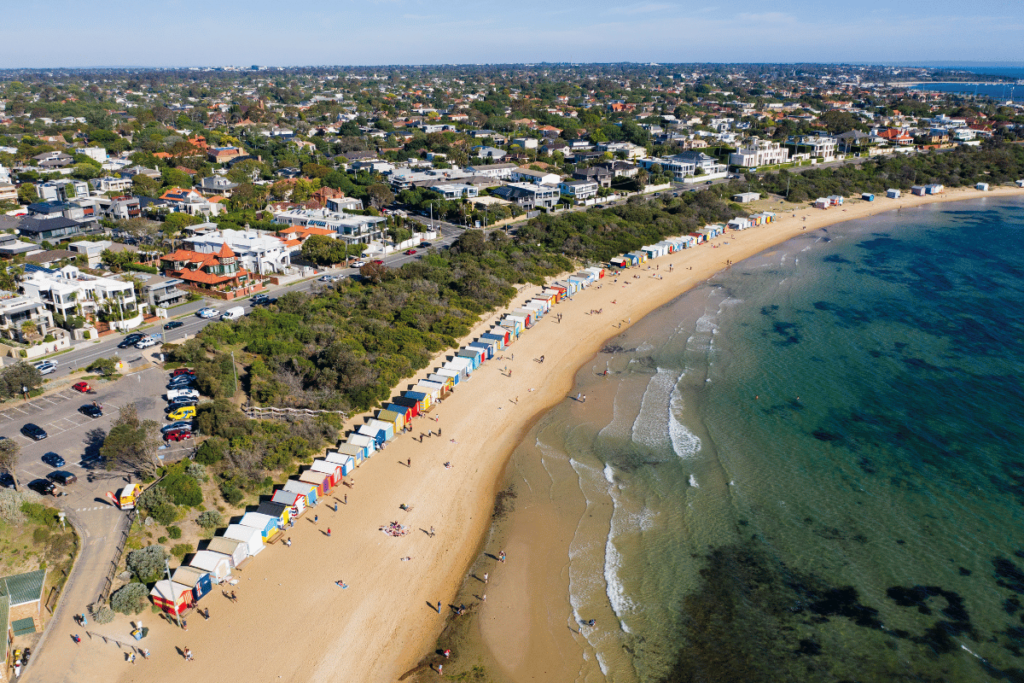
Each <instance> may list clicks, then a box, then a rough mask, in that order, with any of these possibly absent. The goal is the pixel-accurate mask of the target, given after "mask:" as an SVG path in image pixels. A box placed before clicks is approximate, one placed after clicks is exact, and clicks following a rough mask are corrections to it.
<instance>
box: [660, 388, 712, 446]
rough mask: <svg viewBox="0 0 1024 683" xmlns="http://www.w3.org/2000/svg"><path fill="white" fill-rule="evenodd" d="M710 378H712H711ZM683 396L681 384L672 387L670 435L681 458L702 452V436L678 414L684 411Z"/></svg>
mask: <svg viewBox="0 0 1024 683" xmlns="http://www.w3.org/2000/svg"><path fill="white" fill-rule="evenodd" d="M709 380H710V378H709ZM682 409H683V396H682V394H681V393H680V392H679V384H678V382H677V383H676V386H675V387H674V388H673V389H672V396H671V399H670V401H669V408H668V436H669V440H670V441H671V442H672V450H673V451H675V454H676V455H678V456H679V457H680V458H684V459H685V458H692V457H694V456H695V455H697V453H698V452H700V445H701V444H700V437H698V436H697V435H696V434H694V433H693V432H691V431H690V430H689V429H687V428H686V425H684V424H683V423H682V422H680V421H679V418H677V417H676V414H677V413H679V412H682Z"/></svg>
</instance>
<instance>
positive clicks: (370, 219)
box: [274, 209, 387, 244]
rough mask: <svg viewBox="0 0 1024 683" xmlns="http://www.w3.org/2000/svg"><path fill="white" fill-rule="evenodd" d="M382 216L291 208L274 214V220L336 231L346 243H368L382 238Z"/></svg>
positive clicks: (385, 219)
mask: <svg viewBox="0 0 1024 683" xmlns="http://www.w3.org/2000/svg"><path fill="white" fill-rule="evenodd" d="M385 221H387V218H385V217H383V216H349V215H347V214H344V213H336V212H334V211H330V210H329V209H292V210H291V211H282V212H279V213H275V214H274V222H275V223H279V224H281V225H299V226H308V227H311V228H325V229H327V230H333V231H334V232H336V233H338V239H340V240H344V241H345V242H346V243H347V244H369V243H370V242H374V241H378V240H382V239H383V238H384V231H383V229H382V228H381V223H384V222H385Z"/></svg>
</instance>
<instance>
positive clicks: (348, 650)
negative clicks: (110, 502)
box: [29, 188, 1024, 683]
mask: <svg viewBox="0 0 1024 683" xmlns="http://www.w3.org/2000/svg"><path fill="white" fill-rule="evenodd" d="M1011 195H1012V196H1024V190H1020V189H1014V188H1005V189H1004V188H1000V189H997V190H994V191H991V192H985V193H982V192H977V191H975V190H950V191H947V192H946V194H944V195H942V196H939V197H913V196H906V197H904V198H903V199H900V200H886V199H884V198H882V199H878V200H876V201H875V202H872V203H868V202H861V201H852V202H850V203H848V204H847V205H846V206H845V207H839V208H833V209H831V210H828V211H821V210H814V209H801V210H799V211H795V212H786V213H780V214H779V220H778V221H777V222H776V223H773V224H769V225H766V226H760V227H757V228H752V229H750V230H746V231H743V232H730V233H728V234H726V235H725V236H723V237H721V238H719V239H718V240H716V242H715V245H717V246H715V245H712V244H706V245H701V246H700V247H698V248H696V249H690V250H684V251H682V252H679V253H677V254H674V255H671V256H668V257H664V258H660V259H657V260H656V261H654V262H650V264H649V265H650V270H648V269H647V268H646V266H644V267H642V268H639V269H631V270H629V271H627V272H626V274H625V275H624V276H622V277H620V278H619V280H618V282H614V281H613V278H611V277H606V278H605V279H604V280H602V281H601V283H600V286H594V287H591V288H589V289H587V290H585V291H583V292H581V293H579V294H578V295H576V297H574V300H573V301H566V302H563V303H562V304H560V305H559V306H557V307H556V308H555V309H554V311H552V313H561V314H562V319H561V322H560V323H559V322H556V316H555V315H553V314H549V315H546V316H545V317H544V318H543V319H542V320H540V322H539V323H538V324H536V325H535V326H534V328H533V329H531V330H529V331H527V332H525V333H524V334H523V335H522V337H521V338H520V339H519V341H518V342H516V343H515V344H513V345H512V346H511V347H510V348H509V349H507V350H506V352H505V353H504V357H503V358H502V359H498V358H495V359H494V360H491V361H489V362H487V363H486V364H484V365H483V366H482V367H481V368H479V369H478V370H477V371H476V372H474V373H473V375H472V377H471V379H470V380H469V381H468V382H463V383H462V384H460V385H459V386H458V387H457V388H456V390H455V391H454V392H453V394H452V395H451V397H450V398H448V399H447V400H446V401H444V402H443V403H442V404H441V405H440V407H439V408H436V409H434V410H433V411H432V412H431V413H430V416H431V417H437V418H439V419H438V420H437V421H436V422H434V421H433V420H431V419H429V418H420V419H417V420H416V421H415V422H414V427H415V429H414V431H413V434H412V435H403V436H400V437H398V438H397V439H396V440H395V441H393V442H392V443H391V444H389V445H388V447H387V448H386V449H385V450H384V451H381V452H378V453H376V454H374V456H373V457H372V458H371V459H370V460H368V461H366V462H365V463H364V464H363V465H362V466H361V467H360V468H359V469H358V470H357V471H356V472H355V475H354V486H353V488H347V487H340V488H339V489H338V490H336V491H334V492H333V493H334V494H335V495H331V496H329V497H328V498H327V504H321V505H320V506H318V508H317V509H316V510H315V513H316V514H317V515H318V516H319V522H318V523H314V522H313V513H312V512H310V513H308V514H306V515H305V516H303V517H302V518H301V519H299V521H298V522H297V524H296V525H295V527H294V528H293V529H292V530H291V532H290V533H289V534H288V535H289V536H290V537H291V539H292V545H291V547H285V546H284V545H282V544H277V545H273V546H271V547H269V548H267V549H266V550H265V551H264V552H263V553H261V554H260V555H259V556H258V557H256V558H255V559H254V560H253V561H252V562H251V564H250V565H249V566H248V567H246V569H245V570H244V571H243V572H241V573H240V574H239V575H238V578H239V579H240V583H239V584H238V586H237V587H235V590H236V592H237V594H238V602H237V603H232V602H231V601H229V600H228V599H226V598H225V597H223V596H222V595H221V593H220V591H219V590H214V592H213V593H212V594H211V595H210V596H208V597H206V598H205V599H204V600H203V603H202V606H203V607H204V608H209V610H210V614H211V618H210V619H209V620H208V621H206V620H204V619H202V618H201V617H199V616H198V615H192V616H191V618H189V620H188V627H189V630H188V631H187V632H183V631H181V630H179V629H177V628H173V627H171V626H169V625H166V624H165V623H163V622H162V621H159V620H158V618H157V616H156V615H153V614H150V613H145V614H143V615H140V617H139V618H140V619H142V620H143V621H144V622H145V623H146V625H147V626H151V627H152V631H151V633H150V636H149V638H147V641H146V643H145V645H146V646H147V647H148V648H149V650H150V652H151V653H152V657H151V658H150V659H149V660H148V661H140V662H139V663H138V664H136V665H134V666H133V665H126V664H125V663H124V654H123V651H122V650H119V649H118V648H117V647H115V646H111V645H105V644H103V643H102V642H100V641H92V642H85V643H83V644H82V645H81V646H76V645H75V644H74V643H71V642H70V641H67V642H66V643H65V642H64V641H66V640H67V638H66V637H65V638H63V639H61V638H54V639H52V643H51V645H50V646H51V647H66V648H67V649H68V656H69V659H71V660H73V661H72V664H71V668H72V670H73V672H74V675H73V677H71V678H68V679H67V680H76V681H93V680H96V681H99V680H100V679H104V680H107V679H109V678H110V677H111V675H112V674H114V675H115V676H116V677H117V680H120V681H125V682H127V681H147V682H162V681H168V682H170V681H179V680H182V679H183V677H186V678H185V679H186V680H187V679H192V678H202V679H206V680H217V681H235V680H251V681H286V682H288V681H295V682H297V683H298V682H305V681H395V680H399V678H400V677H401V676H402V674H403V673H404V672H407V671H409V670H410V669H411V668H412V667H414V666H415V665H416V663H417V662H418V661H419V660H420V659H421V657H423V655H424V654H425V653H427V652H429V651H430V650H431V649H432V648H433V647H435V646H436V645H440V643H437V636H438V634H439V633H440V632H441V629H442V627H443V626H444V623H445V618H446V617H447V616H448V615H449V614H450V613H451V612H450V607H449V604H450V603H451V602H452V600H453V598H454V596H455V594H456V591H457V590H458V588H459V587H460V585H461V584H462V581H463V577H464V575H465V573H466V571H467V570H468V569H469V568H470V567H471V566H472V565H473V563H474V562H476V561H477V559H478V555H477V553H478V549H479V546H480V540H481V538H483V536H484V534H485V533H486V532H487V530H488V529H489V528H490V525H491V510H492V506H493V504H494V495H495V493H496V486H497V485H498V482H499V479H500V478H501V475H502V473H503V471H504V469H505V465H506V461H507V458H508V456H509V454H510V453H511V452H512V450H513V449H514V447H515V446H516V445H517V443H518V442H519V441H520V440H521V438H522V436H523V435H524V433H525V432H526V431H527V430H528V429H529V427H530V425H531V424H532V422H533V420H535V419H536V418H537V417H538V416H540V415H542V414H543V413H544V412H545V411H546V410H547V409H548V408H550V407H551V406H552V405H554V404H556V403H557V402H559V401H562V400H565V398H566V396H567V394H568V393H569V392H570V391H571V389H572V383H573V377H574V375H575V373H576V372H577V369H578V368H579V367H580V365H581V364H583V363H584V362H585V361H586V360H587V359H588V358H589V357H591V356H592V355H593V354H594V353H596V352H597V351H598V350H599V349H600V348H601V347H602V345H603V344H604V343H605V341H606V340H607V339H608V338H609V337H611V336H614V335H616V334H618V333H619V332H620V331H621V330H622V329H625V328H626V327H628V326H629V324H630V322H633V323H635V322H637V321H639V320H640V319H641V318H642V317H643V316H644V315H645V314H647V313H649V312H650V311H652V310H653V309H655V308H656V307H658V306H660V305H662V304H664V303H665V302H667V301H670V300H671V299H673V298H674V297H676V296H678V295H680V294H682V293H683V292H685V291H686V290H688V289H690V288H691V287H693V286H694V285H695V284H697V283H699V282H702V281H704V280H706V279H707V278H709V277H710V276H711V275H713V274H714V273H715V272H717V271H719V270H721V269H722V268H724V267H726V262H727V261H730V260H731V261H732V262H738V261H740V260H742V259H744V258H747V257H750V256H752V255H754V254H757V253H759V252H762V251H765V250H766V249H770V248H771V247H772V246H773V245H775V244H778V243H780V242H783V241H785V240H787V239H789V238H790V237H793V236H794V235H797V234H799V233H801V232H802V231H804V230H807V231H811V230H815V229H818V228H822V227H825V226H828V225H831V224H834V223H837V222H841V221H846V220H852V219H856V218H863V217H866V216H869V215H873V214H876V213H880V212H883V211H890V210H894V209H897V208H900V207H904V208H905V207H913V206H918V205H921V204H925V203H932V202H949V201H957V200H963V199H975V198H980V197H993V198H995V197H1005V196H1011ZM726 243H727V244H726ZM669 264H672V266H673V270H672V272H669ZM656 267H657V269H655V268H656ZM635 275H638V276H640V277H639V279H634V278H633V276H635ZM656 276H657V277H656ZM537 291H538V288H537V287H535V286H526V287H524V288H523V289H522V290H521V292H520V294H519V295H518V296H517V299H516V301H514V302H513V303H512V304H511V305H510V308H516V307H518V305H519V304H520V303H521V302H522V301H523V300H524V299H527V298H529V297H530V296H532V295H534V294H535V293H536V292H537ZM594 309H601V310H603V313H602V314H600V315H596V314H595V315H591V314H589V312H590V311H591V310H594ZM503 313H504V311H499V312H497V313H495V314H493V315H491V316H490V317H489V318H488V319H487V321H486V322H482V323H480V324H479V325H478V326H477V327H476V328H475V329H474V331H473V334H472V335H471V336H472V337H475V336H477V335H479V334H481V333H483V332H484V331H486V330H487V329H489V327H490V326H491V325H492V324H493V322H494V321H496V320H497V319H498V318H500V317H501V315H503ZM620 324H621V327H620ZM464 341H469V339H467V340H464ZM444 355H450V354H442V355H441V356H439V357H438V359H437V361H438V362H437V363H435V364H433V365H432V366H431V368H428V369H427V370H424V371H422V372H421V373H419V375H418V376H417V377H425V376H426V375H427V374H429V372H432V371H433V368H434V367H435V366H436V365H439V364H440V362H441V361H442V356H444ZM541 356H544V358H545V360H544V362H543V363H540V362H538V360H537V359H539V358H540V357H541ZM506 366H507V368H508V370H509V371H510V372H509V373H506V372H505V368H506ZM413 383H415V382H414V381H413V380H410V381H409V382H407V383H405V384H403V385H402V386H400V387H398V390H402V389H405V388H407V387H408V386H410V385H411V384H413ZM364 418H365V415H364V416H358V417H355V418H353V419H352V420H350V422H349V424H348V425H347V426H348V427H352V426H353V425H358V424H361V423H362V421H363V419H364ZM438 428H440V429H441V430H442V432H441V433H442V435H441V436H437V435H436V430H437V429H438ZM429 429H434V430H435V435H434V436H433V437H430V438H425V439H423V441H422V442H420V441H419V435H420V433H421V432H423V433H425V432H427V431H428V430H429ZM410 460H411V465H407V464H406V463H407V461H410ZM445 462H451V464H452V467H451V468H450V469H447V468H445V467H444V463H445ZM346 494H347V496H348V502H347V504H340V505H339V506H338V512H334V503H335V500H336V498H337V499H341V498H342V496H344V495H346ZM403 503H404V504H406V505H408V506H410V507H411V510H410V511H403V510H401V509H400V508H399V506H400V505H401V504H403ZM392 521H398V522H400V523H401V524H404V525H407V526H408V527H409V528H410V530H411V532H410V533H409V534H408V535H407V536H405V537H401V538H393V537H390V536H388V535H385V534H384V533H382V532H381V531H379V530H378V529H379V527H381V526H382V525H384V524H386V523H388V522H392ZM431 527H433V528H434V529H435V530H436V536H435V537H433V538H431V537H430V536H429V535H428V533H427V532H428V531H429V530H430V528H431ZM328 528H330V536H328V535H327V531H328ZM499 550H501V548H498V547H494V548H491V547H485V548H484V552H487V553H493V554H495V555H496V554H497V553H498V551H499ZM505 550H506V551H507V552H508V560H507V563H506V564H505V565H502V564H499V563H497V562H494V561H493V560H491V561H490V567H491V569H490V584H488V587H491V584H494V586H493V589H494V590H493V591H492V593H493V594H492V596H490V599H489V601H488V602H487V603H486V604H484V605H483V610H482V611H481V616H482V617H487V616H492V617H493V616H497V614H498V612H497V610H501V609H503V607H502V606H503V605H504V606H509V605H511V604H514V603H515V594H516V592H525V591H527V590H529V586H530V577H529V576H528V574H527V573H525V572H522V571H517V572H515V575H514V576H513V575H512V574H511V571H512V570H511V567H513V566H515V565H516V563H517V561H520V560H521V557H520V556H518V555H517V548H516V547H513V546H510V547H508V548H505ZM404 558H408V559H404ZM503 571H509V572H510V574H509V577H508V580H503V581H500V585H498V584H499V581H498V580H497V579H499V577H501V575H502V573H503ZM339 580H340V581H344V582H345V583H347V585H348V587H347V588H344V589H343V588H341V587H339V586H338V585H336V583H335V582H336V581H339ZM483 589H484V586H483V584H481V590H483ZM438 602H440V603H441V609H440V614H439V613H438V610H437V605H438ZM506 608H509V607H506ZM509 609H510V608H509ZM488 610H495V612H494V613H492V614H490V615H489V614H488ZM65 614H67V611H65ZM538 618H542V617H538ZM530 620H531V619H530V617H529V615H523V616H521V617H520V618H510V619H509V620H508V621H507V622H506V621H505V620H503V619H498V620H497V625H492V626H489V627H488V628H489V631H490V632H489V634H488V636H489V639H491V640H494V639H497V640H500V639H501V638H503V637H504V638H506V640H505V641H504V642H506V643H508V644H509V646H511V647H513V648H514V644H517V643H519V644H521V645H520V647H522V644H525V643H526V638H528V633H523V630H524V629H526V630H527V631H528V630H529V624H530ZM68 621H69V623H68V624H67V625H65V624H63V623H61V624H57V625H56V628H58V629H62V630H67V629H71V628H72V626H71V624H70V619H68ZM491 621H494V619H491ZM502 624H504V626H502ZM101 628H102V629H104V630H103V632H104V633H107V632H109V633H111V634H117V637H119V638H120V639H122V640H125V641H127V640H128V639H129V637H128V628H127V624H126V620H125V619H124V618H123V617H119V618H118V619H117V620H116V621H115V622H114V623H113V624H110V625H109V626H107V627H101ZM517 634H518V635H517ZM186 646H187V647H189V648H190V649H191V650H192V652H193V654H194V657H195V660H194V661H193V662H186V661H185V660H184V658H183V657H182V656H181V654H180V651H181V650H182V649H183V648H184V647H186ZM571 656H572V652H571V650H566V649H564V648H563V647H562V646H561V644H560V643H555V642H552V643H550V644H549V646H548V647H547V648H545V650H544V654H543V655H542V656H541V658H540V659H541V660H543V659H545V658H550V660H549V663H551V664H552V665H553V666H554V667H555V668H554V669H549V670H551V671H553V670H556V669H558V664H556V660H564V659H565V658H568V657H571ZM543 664H545V662H543V661H536V660H535V661H532V662H530V663H529V664H527V663H524V662H522V661H521V659H517V658H516V657H515V653H514V652H512V651H511V650H510V651H509V653H508V662H507V665H508V671H509V673H513V674H514V673H515V671H516V670H517V669H520V668H522V671H521V673H523V674H524V675H525V674H526V673H527V671H529V672H532V673H534V674H535V673H537V672H539V671H541V670H542V669H541V666H542V665H543ZM569 664H570V669H572V670H576V667H575V666H572V663H571V662H569ZM29 673H30V672H29ZM435 675H436V674H435ZM524 677H525V676H524ZM515 678H517V679H518V678H519V676H515ZM536 680H539V679H536ZM551 680H563V679H551Z"/></svg>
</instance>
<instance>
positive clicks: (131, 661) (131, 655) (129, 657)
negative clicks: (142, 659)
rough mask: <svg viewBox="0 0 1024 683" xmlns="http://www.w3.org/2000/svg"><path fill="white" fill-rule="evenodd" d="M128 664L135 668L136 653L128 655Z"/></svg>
mask: <svg viewBox="0 0 1024 683" xmlns="http://www.w3.org/2000/svg"><path fill="white" fill-rule="evenodd" d="M128 663H129V664H131V665H132V666H135V653H134V652H133V653H131V654H130V655H128Z"/></svg>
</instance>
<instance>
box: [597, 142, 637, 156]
mask: <svg viewBox="0 0 1024 683" xmlns="http://www.w3.org/2000/svg"><path fill="white" fill-rule="evenodd" d="M597 151H598V152H611V153H612V154H616V155H617V154H622V155H624V156H625V157H626V158H627V159H639V158H640V157H644V156H647V148H645V147H641V146H640V145H634V144H633V143H632V142H599V143H597Z"/></svg>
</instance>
